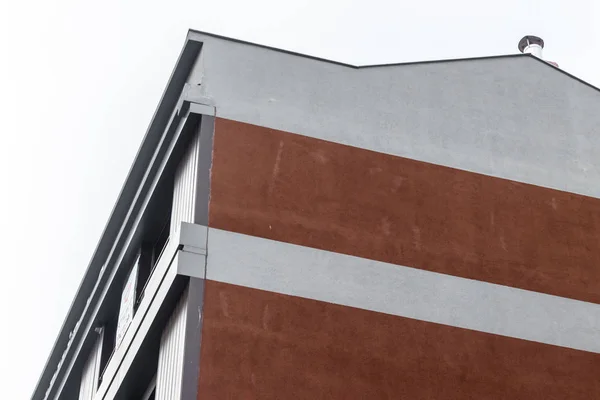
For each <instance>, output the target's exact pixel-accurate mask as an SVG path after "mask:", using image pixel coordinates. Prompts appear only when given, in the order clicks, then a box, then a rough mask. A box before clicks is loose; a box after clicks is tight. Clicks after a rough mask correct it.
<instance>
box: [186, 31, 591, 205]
mask: <svg viewBox="0 0 600 400" xmlns="http://www.w3.org/2000/svg"><path fill="white" fill-rule="evenodd" d="M194 38H195V39H197V40H203V41H204V45H203V48H202V53H201V56H200V58H199V59H198V61H197V64H196V66H195V68H194V71H193V73H192V74H191V76H190V77H189V79H188V81H189V82H190V83H192V84H197V83H202V85H201V89H202V90H203V91H204V93H205V95H206V97H208V98H210V99H211V100H212V102H213V103H214V104H215V105H216V108H217V117H222V118H228V119H233V120H237V121H241V122H246V123H250V124H254V125H260V126H266V127H269V128H275V129H279V130H284V131H288V132H293V133H299V134H302V135H307V136H311V137H316V138H321V139H325V140H330V141H333V142H339V143H343V144H350V145H353V146H357V147H361V148H365V149H369V150H375V151H380V152H384V153H389V154H394V155H398V156H403V157H408V158H411V159H416V160H421V161H427V162H431V163H434V164H440V165H446V166H450V167H454V168H460V169H464V170H469V171H474V172H479V173H483V174H487V175H493V176H498V177H501V178H506V179H512V180H517V181H521V182H526V183H531V184H535V185H540V186H546V187H552V188H556V189H563V190H568V191H570V192H576V193H581V194H587V195H592V196H596V197H600V185H596V184H592V182H598V181H600V165H599V164H598V160H599V159H600V135H599V134H598V130H599V129H598V127H599V126H600V113H598V109H600V93H599V92H598V91H597V90H595V89H593V88H591V87H588V86H586V85H584V84H582V83H581V82H578V81H577V80H575V79H573V78H571V77H569V76H567V75H565V74H562V73H561V72H559V71H557V70H555V69H554V68H552V67H550V66H548V65H546V64H545V63H543V62H541V61H539V60H536V59H535V58H533V57H529V56H517V57H509V58H492V59H479V60H463V61H453V62H438V63H416V64H410V65H398V66H391V67H375V68H366V69H353V68H348V67H344V66H340V65H336V64H331V63H327V62H322V61H315V60H312V59H309V58H303V57H297V56H294V55H290V54H286V53H283V52H277V51H273V50H270V49H264V48H259V47H256V46H248V45H246V44H243V43H236V42H230V41H226V40H223V39H218V38H212V37H208V36H203V35H200V34H199V35H195V36H194Z"/></svg>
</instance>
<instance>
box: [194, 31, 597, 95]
mask: <svg viewBox="0 0 600 400" xmlns="http://www.w3.org/2000/svg"><path fill="white" fill-rule="evenodd" d="M195 35H204V36H209V37H212V38H216V39H222V40H227V41H230V42H235V43H241V44H246V45H250V46H256V47H260V48H263V49H268V50H273V51H276V52H279V53H285V54H290V55H293V56H297V57H302V58H308V59H311V60H316V61H322V62H326V63H330V64H335V65H340V66H343V67H348V68H353V69H366V68H378V67H397V66H402V65H420V64H436V63H450V62H459V61H477V60H494V59H504V58H516V57H532V58H535V59H536V60H537V61H539V62H542V63H544V64H545V65H548V66H549V67H551V68H554V69H555V70H557V71H559V72H561V73H563V74H565V75H567V76H569V77H571V78H573V79H575V80H577V81H579V82H581V83H583V84H584V85H586V86H589V87H590V88H592V89H595V90H598V91H600V88H598V87H597V86H594V85H593V84H591V83H589V82H587V81H585V80H584V79H582V78H578V77H577V76H575V75H573V74H571V73H569V72H567V71H565V70H563V69H561V68H559V67H556V66H554V65H552V64H549V63H548V62H546V61H544V60H541V59H539V58H537V57H535V56H533V55H531V54H527V53H525V54H522V53H515V54H499V55H491V56H479V57H460V58H445V59H444V58H442V59H437V60H421V61H405V62H399V63H383V64H364V65H354V64H349V63H344V62H340V61H334V60H329V59H326V58H322V57H316V56H312V55H308V54H303V53H298V52H295V51H291V50H285V49H280V48H277V47H272V46H267V45H264V44H260V43H254V42H249V41H246V40H242V39H237V38H232V37H228V36H223V35H219V34H216V33H211V32H205V31H200V30H196V29H189V30H188V36H187V37H188V39H190V40H193V37H194V36H195Z"/></svg>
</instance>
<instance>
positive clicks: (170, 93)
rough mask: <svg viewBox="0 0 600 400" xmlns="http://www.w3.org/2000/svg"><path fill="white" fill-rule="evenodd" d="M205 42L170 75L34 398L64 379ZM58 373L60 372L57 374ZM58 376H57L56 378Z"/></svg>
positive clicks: (190, 45) (192, 47) (189, 44)
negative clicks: (73, 343) (76, 334)
mask: <svg viewBox="0 0 600 400" xmlns="http://www.w3.org/2000/svg"><path fill="white" fill-rule="evenodd" d="M201 47H202V43H201V42H200V41H196V40H193V39H190V38H188V39H187V40H186V42H185V45H184V47H183V50H182V52H181V54H180V56H179V59H178V60H177V63H176V65H175V68H174V70H173V72H172V74H171V77H170V78H169V81H168V84H167V86H166V89H165V91H164V92H163V95H162V98H161V100H160V102H159V104H158V107H157V109H156V111H155V113H154V116H153V117H152V120H151V122H150V125H149V127H148V130H147V132H146V135H145V136H144V139H143V141H142V145H141V146H140V149H139V150H138V153H137V155H136V158H135V161H134V162H133V165H132V167H131V169H130V171H129V174H128V176H127V178H126V180H125V184H124V185H123V188H122V189H121V192H120V194H119V197H118V200H117V202H116V204H115V206H114V208H113V210H112V212H111V215H110V218H109V220H108V223H107V225H106V227H105V228H104V232H103V233H102V236H101V238H100V241H99V242H98V245H97V247H96V250H95V252H94V254H93V256H92V259H91V261H90V264H89V265H88V267H87V270H86V273H85V275H84V278H83V280H82V282H81V284H80V285H79V288H78V290H77V294H76V295H75V298H74V299H73V302H72V303H71V307H70V309H69V312H68V313H67V316H66V318H65V320H64V322H63V325H62V327H61V329H60V332H59V334H58V337H57V338H56V340H55V342H54V345H53V348H52V351H51V353H50V355H49V357H48V359H47V361H46V364H45V366H44V369H43V372H42V374H41V376H40V378H39V380H38V382H37V384H36V387H35V389H34V391H33V394H32V397H31V398H32V400H40V399H43V398H44V397H45V395H46V393H47V391H50V389H51V387H50V386H51V385H52V382H54V381H55V379H60V378H61V376H60V375H61V374H60V371H57V369H58V368H59V364H60V362H61V359H62V358H63V355H64V352H65V350H66V349H67V346H68V343H69V341H70V340H69V339H70V337H71V336H72V335H73V331H74V330H76V328H77V324H78V321H79V320H80V317H81V316H82V314H83V312H84V309H85V308H86V305H87V301H88V299H89V297H90V295H91V294H92V292H93V291H94V290H95V288H96V287H97V286H98V280H99V278H102V276H103V275H104V274H103V272H105V271H103V267H104V265H105V263H106V260H107V258H108V254H109V252H110V251H111V249H112V248H113V247H114V246H113V245H114V243H115V237H118V236H120V235H122V234H123V230H124V229H123V228H124V227H126V226H127V215H128V214H129V210H130V208H131V205H132V202H133V199H134V198H135V195H136V193H137V191H138V188H139V186H140V184H141V182H142V179H143V176H144V175H145V172H146V171H147V169H148V165H149V164H150V160H151V159H152V156H153V154H154V150H155V148H156V146H157V144H158V142H159V141H160V138H161V137H162V133H163V131H164V129H165V127H166V126H167V124H168V121H169V118H170V117H171V114H172V111H173V109H174V107H175V105H176V102H177V99H178V97H179V94H180V92H181V90H182V88H183V85H184V84H185V80H186V78H187V76H188V75H189V73H190V71H191V69H192V66H193V64H194V61H195V60H196V58H197V56H198V54H199V53H200V51H201ZM57 372H58V374H56V373H57ZM55 375H57V376H56V378H55Z"/></svg>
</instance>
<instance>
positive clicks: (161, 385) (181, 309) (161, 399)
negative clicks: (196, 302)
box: [156, 290, 188, 400]
mask: <svg viewBox="0 0 600 400" xmlns="http://www.w3.org/2000/svg"><path fill="white" fill-rule="evenodd" d="M187 297H188V291H187V290H186V291H185V293H184V294H183V295H182V296H181V300H179V303H178V304H177V306H176V307H175V310H174V311H173V315H172V316H171V318H170V319H169V322H168V323H167V326H166V327H165V330H164V331H163V334H162V337H161V340H160V350H159V354H158V371H157V373H156V400H180V396H181V385H182V381H183V363H184V349H185V347H184V345H185V329H186V321H187V313H186V305H187Z"/></svg>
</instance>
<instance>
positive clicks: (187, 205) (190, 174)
mask: <svg viewBox="0 0 600 400" xmlns="http://www.w3.org/2000/svg"><path fill="white" fill-rule="evenodd" d="M199 151H200V135H199V132H197V133H196V135H195V137H194V139H193V140H192V142H191V143H190V145H189V147H188V149H187V150H186V153H185V155H184V156H183V158H182V159H181V162H180V164H179V166H178V167H177V171H176V172H175V185H174V188H173V208H172V214H171V234H173V233H175V232H176V231H177V230H178V229H179V223H180V222H194V210H195V204H196V187H197V175H198V171H197V170H198V156H199Z"/></svg>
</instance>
